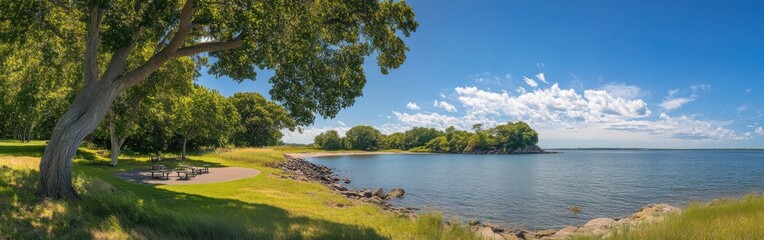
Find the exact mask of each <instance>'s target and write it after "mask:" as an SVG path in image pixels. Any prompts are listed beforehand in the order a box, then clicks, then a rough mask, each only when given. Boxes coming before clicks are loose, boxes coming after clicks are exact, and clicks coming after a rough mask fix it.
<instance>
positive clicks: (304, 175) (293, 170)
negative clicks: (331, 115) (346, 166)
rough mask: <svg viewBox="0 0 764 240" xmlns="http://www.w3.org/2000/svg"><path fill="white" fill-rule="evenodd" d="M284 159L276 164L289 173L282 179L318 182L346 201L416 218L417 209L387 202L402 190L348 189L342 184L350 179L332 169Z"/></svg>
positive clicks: (300, 159)
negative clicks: (369, 204)
mask: <svg viewBox="0 0 764 240" xmlns="http://www.w3.org/2000/svg"><path fill="white" fill-rule="evenodd" d="M284 157H285V158H286V161H283V162H280V163H277V164H276V167H277V168H279V169H281V170H284V171H285V172H287V173H289V175H283V176H281V177H282V178H289V179H294V180H299V181H313V182H318V183H321V184H323V185H324V186H326V187H327V188H329V189H330V190H332V191H334V192H337V193H339V194H342V195H343V196H345V197H346V198H348V199H351V200H357V201H362V202H367V203H373V204H377V205H379V206H380V207H382V209H384V210H385V211H390V212H393V213H395V214H397V215H398V216H400V217H408V218H414V217H416V213H415V211H416V210H418V209H417V208H414V207H406V206H403V207H401V206H393V205H392V204H390V203H388V202H387V200H390V199H393V198H400V197H403V196H404V195H405V194H406V191H405V190H404V189H402V188H393V189H391V190H390V191H389V192H385V191H384V189H382V188H376V189H373V190H370V189H348V188H347V187H345V186H344V185H343V183H344V184H348V183H350V179H348V178H342V179H340V177H339V176H337V175H335V174H334V172H333V171H332V169H330V168H328V167H326V166H324V165H320V164H314V163H311V162H308V161H306V160H305V159H304V158H301V157H295V156H292V155H289V154H285V155H284Z"/></svg>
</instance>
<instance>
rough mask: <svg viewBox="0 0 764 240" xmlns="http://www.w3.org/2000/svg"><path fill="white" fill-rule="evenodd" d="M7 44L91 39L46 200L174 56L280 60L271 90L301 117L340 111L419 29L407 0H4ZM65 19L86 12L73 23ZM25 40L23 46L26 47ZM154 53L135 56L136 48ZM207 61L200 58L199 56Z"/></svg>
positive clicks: (224, 61) (58, 139) (247, 68)
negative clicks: (132, 91) (114, 110)
mask: <svg viewBox="0 0 764 240" xmlns="http://www.w3.org/2000/svg"><path fill="white" fill-rule="evenodd" d="M0 16H2V18H0V41H2V42H14V43H18V42H24V41H26V42H32V41H34V39H31V38H29V37H28V34H27V33H29V32H34V31H47V32H49V33H50V34H55V33H57V32H58V33H60V32H62V31H64V32H66V31H73V32H75V33H74V34H73V35H75V36H74V38H77V39H78V42H80V43H83V44H84V45H85V47H84V56H83V58H82V59H83V62H82V69H83V74H82V86H83V87H82V88H81V89H80V90H79V91H78V92H77V94H76V97H75V98H74V101H73V102H72V105H71V106H70V108H69V109H68V110H67V111H66V113H64V114H63V115H62V116H61V117H60V118H59V120H58V122H57V123H56V126H55V129H54V130H53V133H52V135H51V137H50V143H49V144H48V146H47V147H46V148H45V152H44V154H43V157H42V161H41V163H40V173H41V174H40V192H41V195H42V196H43V197H53V198H63V197H76V196H77V194H76V192H75V191H74V188H73V187H72V183H71V180H72V157H73V156H74V154H75V153H76V151H77V147H78V146H79V145H80V143H81V142H82V140H83V139H84V138H85V136H87V135H88V134H90V133H91V132H93V130H94V129H95V128H96V127H97V126H98V125H99V123H100V122H101V120H102V119H103V118H104V116H105V115H106V113H107V111H108V109H109V108H110V107H111V105H112V103H113V102H114V100H115V99H116V98H117V96H119V95H120V94H122V93H124V92H125V91H127V90H128V89H129V88H131V87H132V86H134V85H136V84H138V83H140V82H141V81H143V80H144V79H146V78H147V77H148V76H149V75H150V74H152V73H153V72H155V71H157V69H159V68H160V67H161V66H163V65H164V64H165V63H167V62H168V61H171V60H173V59H176V58H186V57H189V56H198V55H199V54H204V53H206V54H207V56H209V57H212V58H214V59H215V60H214V61H213V62H212V65H211V67H210V73H212V74H214V75H216V76H222V75H227V76H229V77H231V78H233V79H235V80H238V81H242V80H244V79H254V78H255V75H256V73H257V71H256V69H257V68H260V69H271V70H273V71H274V72H275V75H274V76H273V77H272V78H271V79H270V83H271V84H272V86H273V88H272V90H271V91H270V95H271V96H272V98H273V99H274V100H276V101H279V102H280V103H281V104H283V105H284V106H285V108H286V109H287V110H288V111H289V113H290V115H291V116H292V117H294V118H295V119H296V121H297V122H298V123H299V124H307V123H310V122H312V121H313V119H314V115H313V113H314V112H315V113H318V114H320V115H321V116H324V117H334V116H335V115H336V114H337V112H338V111H339V110H340V109H342V108H345V107H348V106H350V105H352V104H353V103H354V101H355V99H356V98H357V97H358V96H360V95H361V94H362V89H363V86H364V85H365V82H366V78H365V75H364V70H363V67H362V66H363V63H364V59H365V57H366V56H369V55H371V54H375V55H376V58H377V63H378V65H379V67H380V70H381V71H382V73H387V72H388V70H390V69H393V68H397V67H398V66H400V65H401V64H402V63H403V61H404V60H405V52H406V51H407V50H408V48H407V46H406V45H405V44H404V42H403V40H402V39H401V38H400V36H401V35H403V36H408V35H409V34H410V33H411V32H413V31H415V30H416V27H417V23H416V21H415V20H414V13H413V11H412V10H411V8H410V7H409V6H408V5H407V4H406V3H405V2H403V1H398V2H393V1H392V0H384V1H381V2H379V1H377V0H360V1H359V0H338V1H312V0H305V1H295V0H275V1H254V0H232V1H209V0H208V1H205V0H154V1H139V0H113V1H108V0H90V1H41V0H20V1H19V0H2V1H0ZM57 17H58V18H65V19H78V20H82V21H81V22H79V23H76V24H62V22H63V23H66V22H65V21H58V20H57ZM22 46H23V44H22ZM144 47H154V51H152V53H153V54H152V55H150V56H148V57H147V58H144V59H142V61H137V62H135V63H133V62H131V63H130V64H128V58H129V57H130V56H134V55H135V52H136V49H142V48H144ZM196 59H199V58H196Z"/></svg>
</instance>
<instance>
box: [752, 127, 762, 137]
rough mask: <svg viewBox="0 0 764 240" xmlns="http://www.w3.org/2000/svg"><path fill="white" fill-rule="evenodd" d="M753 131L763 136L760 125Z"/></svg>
mask: <svg viewBox="0 0 764 240" xmlns="http://www.w3.org/2000/svg"><path fill="white" fill-rule="evenodd" d="M753 132H755V133H756V134H759V135H761V136H764V129H762V128H761V127H757V128H756V130H754V131H753Z"/></svg>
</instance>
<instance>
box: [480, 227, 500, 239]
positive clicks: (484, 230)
mask: <svg viewBox="0 0 764 240" xmlns="http://www.w3.org/2000/svg"><path fill="white" fill-rule="evenodd" d="M477 234H478V236H480V237H482V238H483V239H489V240H504V237H502V236H501V235H499V234H498V233H495V232H493V228H491V227H481V228H478V230H477Z"/></svg>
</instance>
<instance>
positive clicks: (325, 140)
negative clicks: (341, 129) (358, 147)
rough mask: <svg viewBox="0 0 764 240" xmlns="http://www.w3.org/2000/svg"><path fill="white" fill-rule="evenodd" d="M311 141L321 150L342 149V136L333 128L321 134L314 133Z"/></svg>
mask: <svg viewBox="0 0 764 240" xmlns="http://www.w3.org/2000/svg"><path fill="white" fill-rule="evenodd" d="M313 143H314V144H316V146H318V147H319V148H321V149H323V150H330V151H331V150H340V149H342V138H340V135H339V133H337V131H334V130H329V131H326V132H323V133H321V134H318V135H316V137H315V138H313Z"/></svg>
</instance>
